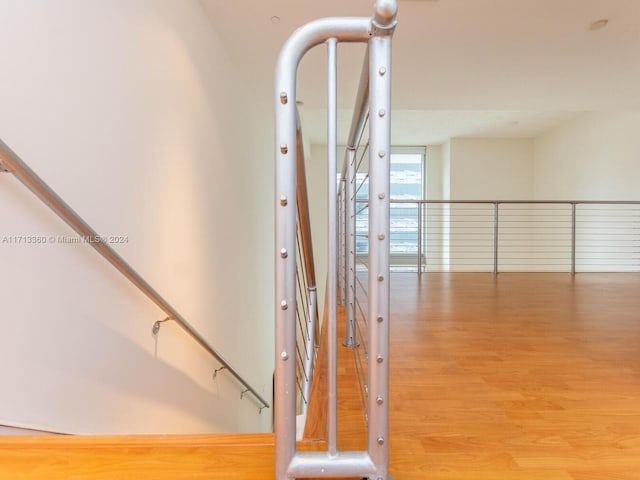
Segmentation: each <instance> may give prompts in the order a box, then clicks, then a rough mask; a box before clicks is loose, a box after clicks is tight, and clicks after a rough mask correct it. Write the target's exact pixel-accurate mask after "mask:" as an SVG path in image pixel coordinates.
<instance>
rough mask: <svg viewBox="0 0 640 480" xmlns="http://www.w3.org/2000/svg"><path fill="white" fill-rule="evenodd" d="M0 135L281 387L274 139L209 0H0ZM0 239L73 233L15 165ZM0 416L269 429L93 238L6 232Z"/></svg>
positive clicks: (2, 195)
mask: <svg viewBox="0 0 640 480" xmlns="http://www.w3.org/2000/svg"><path fill="white" fill-rule="evenodd" d="M0 29H1V30H2V32H3V38H4V39H5V41H3V42H1V43H0V56H1V57H2V59H3V60H2V62H3V74H2V75H1V76H0V104H1V105H2V109H1V111H0V136H1V137H2V139H3V140H4V141H5V142H6V143H7V144H8V145H9V146H10V147H11V148H12V149H13V150H14V151H15V152H16V153H18V154H19V155H20V156H21V157H22V158H23V159H24V160H25V161H26V162H27V163H28V164H29V165H30V166H31V167H32V168H33V169H34V170H35V171H36V172H37V173H38V174H40V175H41V176H42V178H43V179H45V181H47V182H48V183H49V184H50V185H51V186H52V187H53V188H54V189H55V190H56V191H58V192H59V194H60V195H61V196H62V197H63V198H64V199H65V200H66V201H67V202H68V203H69V204H70V205H71V206H72V207H73V208H75V209H76V211H77V212H78V213H79V214H80V215H82V216H83V217H84V218H85V219H86V220H87V221H88V222H89V223H90V224H91V225H93V226H94V228H96V229H97V230H98V232H100V233H102V234H104V235H124V236H126V237H127V242H126V243H123V244H117V245H114V247H115V248H116V250H118V251H119V252H120V253H121V254H122V255H123V256H124V257H125V258H126V259H127V260H128V261H129V262H130V263H131V264H132V265H133V266H134V267H135V268H136V269H137V270H138V271H139V272H140V273H141V274H142V275H143V276H144V277H146V278H147V279H148V281H149V282H150V283H151V284H152V285H153V286H154V287H155V288H156V289H157V290H158V291H159V292H160V293H161V294H163V295H164V296H165V298H167V299H168V300H169V301H170V302H171V303H172V304H173V305H174V306H175V307H176V308H177V309H178V310H179V311H180V312H181V313H182V314H183V315H184V316H185V317H186V318H187V319H188V320H189V322H190V323H192V325H193V326H195V327H196V328H197V329H198V330H199V331H200V332H201V333H202V334H203V335H204V337H205V338H207V339H208V340H209V341H210V342H211V343H212V344H213V345H214V346H216V347H217V348H218V349H219V350H220V352H221V353H222V354H223V355H224V356H225V357H226V358H227V359H228V360H229V361H230V362H231V364H232V365H234V366H235V367H236V368H237V369H238V370H239V371H240V372H241V373H242V374H243V375H245V376H246V378H247V379H248V380H249V381H250V383H251V384H252V385H253V386H254V387H255V388H256V389H258V390H259V391H260V392H261V393H262V394H263V395H264V397H265V398H267V399H270V398H271V385H272V372H273V307H272V305H273V301H272V285H273V234H272V223H273V221H272V219H273V213H272V211H273V210H272V204H273V187H272V183H273V181H272V178H273V173H272V167H271V165H272V147H271V142H272V133H271V122H270V121H269V120H270V119H269V118H266V117H264V116H263V115H262V114H261V113H257V114H253V115H249V113H248V112H249V111H250V106H249V105H246V104H244V103H243V97H244V95H243V88H242V82H241V80H240V79H239V78H238V77H237V76H236V75H235V74H234V69H233V66H232V64H231V62H230V60H229V58H228V57H227V54H226V52H225V50H224V48H223V46H222V44H221V42H220V40H219V38H218V37H217V35H216V32H215V31H214V30H213V29H212V28H211V26H210V24H209V23H208V20H207V18H206V15H205V13H204V11H202V9H201V7H200V4H199V3H198V2H197V1H195V0H183V1H179V2H178V1H174V0H114V1H109V2H105V1H101V0H58V1H56V2H49V1H45V0H25V1H20V2H16V1H11V0H2V1H0ZM0 205H2V207H0V240H1V239H2V238H3V237H11V236H19V235H41V236H44V237H46V238H49V237H50V236H58V235H69V236H72V235H73V232H72V231H71V230H70V229H69V228H68V227H67V226H65V225H64V224H63V223H62V222H61V221H60V220H59V219H57V217H55V216H54V215H53V214H52V213H51V212H50V211H48V210H47V208H46V207H44V206H43V205H42V204H41V203H39V201H38V200H36V199H35V198H34V197H33V195H32V194H30V193H29V192H28V191H27V190H26V189H25V188H24V187H23V186H22V185H20V184H18V182H17V181H16V180H15V179H14V178H13V177H12V176H10V175H7V174H2V175H0ZM0 252H1V254H2V275H0V304H1V305H2V310H1V312H2V313H1V317H0V321H1V322H2V326H3V328H2V330H3V333H2V336H0V358H1V359H2V361H1V362H0V377H1V378H2V389H0V424H5V425H9V426H17V427H27V428H35V429H43V430H50V431H58V432H69V433H105V434H111V433H174V432H176V433H177V432H184V433H188V432H230V431H260V430H263V431H264V430H268V429H269V428H270V426H271V418H270V416H271V415H270V411H266V412H265V411H263V413H262V415H258V409H257V406H256V403H255V402H254V401H253V400H252V399H251V397H250V396H245V399H244V400H242V401H241V400H240V387H239V385H238V384H237V383H236V382H234V381H233V380H232V379H231V377H230V376H229V374H228V373H224V372H223V373H221V374H220V375H218V379H217V380H216V381H215V382H214V381H213V380H212V378H211V374H212V372H213V369H214V368H217V366H218V365H217V363H216V362H215V361H214V360H213V359H211V358H210V357H209V356H208V355H207V354H206V353H205V352H203V351H202V349H200V348H199V347H198V346H197V345H196V344H195V343H194V342H193V341H192V340H191V339H190V338H188V337H187V336H186V335H185V334H184V333H183V332H182V331H181V330H180V329H179V328H178V327H177V326H175V325H172V324H170V323H165V324H164V325H163V327H162V330H161V332H160V335H159V338H158V339H157V341H156V340H154V338H153V337H152V335H151V326H152V324H153V322H154V321H155V320H159V319H162V318H163V314H162V313H161V312H160V311H159V310H158V309H157V308H156V307H154V306H153V304H152V303H151V302H150V301H149V300H147V299H146V297H144V296H143V295H142V294H141V293H139V292H138V291H137V290H136V289H135V288H134V287H132V286H131V285H130V284H129V283H128V282H127V281H126V280H124V279H123V278H122V277H121V276H120V275H119V274H118V273H117V272H115V271H114V269H113V268H112V267H111V266H110V265H108V264H107V262H106V261H104V260H103V259H102V258H101V257H99V256H98V255H97V254H96V253H95V252H94V251H92V250H91V249H90V248H88V247H87V246H86V245H62V244H54V243H51V242H48V243H47V244H46V245H39V246H36V245H24V244H23V245H15V244H9V243H7V242H5V243H0Z"/></svg>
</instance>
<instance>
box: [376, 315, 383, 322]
mask: <svg viewBox="0 0 640 480" xmlns="http://www.w3.org/2000/svg"><path fill="white" fill-rule="evenodd" d="M376 320H378V323H382V322H383V321H384V318H382V317H381V316H379V317H378V318H377V319H376Z"/></svg>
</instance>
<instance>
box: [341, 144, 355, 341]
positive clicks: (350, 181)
mask: <svg viewBox="0 0 640 480" xmlns="http://www.w3.org/2000/svg"><path fill="white" fill-rule="evenodd" d="M347 154H348V158H347V172H346V179H347V182H346V185H347V191H346V194H345V197H346V199H347V214H346V225H347V228H346V234H347V281H346V289H347V303H346V305H345V308H346V314H347V315H346V318H347V332H346V335H345V339H344V341H343V342H342V344H343V345H344V346H346V347H355V346H357V345H358V343H357V342H356V329H355V312H356V299H355V293H356V150H355V149H354V148H352V147H349V149H348V150H347Z"/></svg>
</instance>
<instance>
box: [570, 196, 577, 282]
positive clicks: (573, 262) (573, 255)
mask: <svg viewBox="0 0 640 480" xmlns="http://www.w3.org/2000/svg"><path fill="white" fill-rule="evenodd" d="M575 274H576V204H575V203H572V204H571V275H575Z"/></svg>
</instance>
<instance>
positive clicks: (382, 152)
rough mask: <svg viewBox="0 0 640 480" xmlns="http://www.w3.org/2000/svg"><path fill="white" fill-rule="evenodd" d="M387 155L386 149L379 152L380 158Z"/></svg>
mask: <svg viewBox="0 0 640 480" xmlns="http://www.w3.org/2000/svg"><path fill="white" fill-rule="evenodd" d="M385 155H386V153H385V151H384V150H380V151H379V152H378V156H379V157H380V158H384V156H385Z"/></svg>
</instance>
